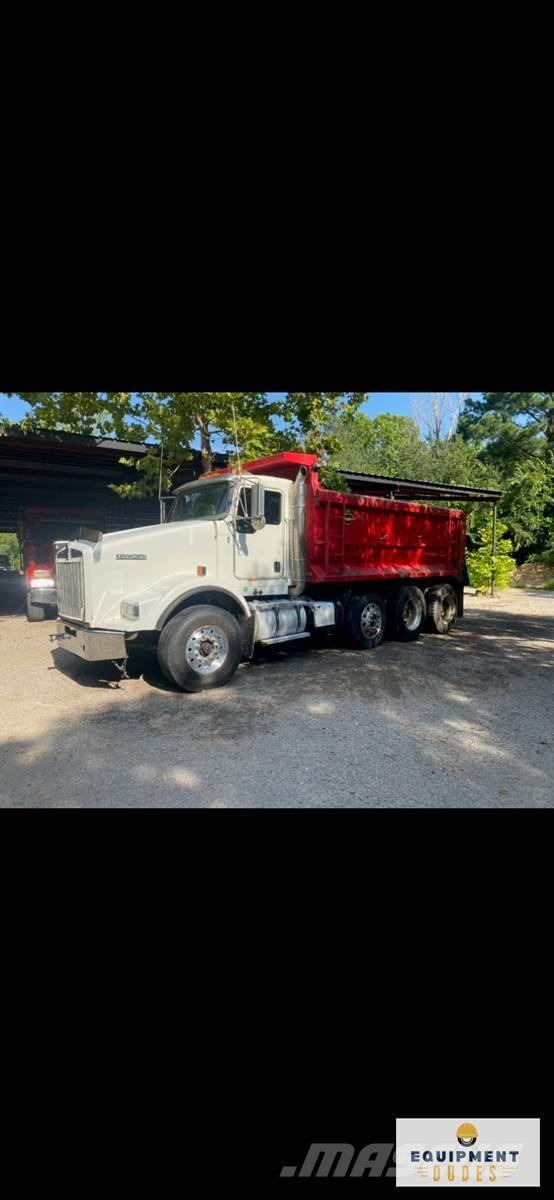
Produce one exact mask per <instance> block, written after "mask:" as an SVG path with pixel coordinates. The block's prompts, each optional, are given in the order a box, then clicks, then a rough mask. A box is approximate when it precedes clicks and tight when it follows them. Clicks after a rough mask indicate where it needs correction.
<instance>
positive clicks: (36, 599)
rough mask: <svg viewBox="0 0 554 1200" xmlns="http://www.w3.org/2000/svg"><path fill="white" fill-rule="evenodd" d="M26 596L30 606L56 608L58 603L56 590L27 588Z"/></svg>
mask: <svg viewBox="0 0 554 1200" xmlns="http://www.w3.org/2000/svg"><path fill="white" fill-rule="evenodd" d="M27 594H28V596H29V600H30V602H31V604H40V605H41V607H42V606H43V605H48V606H51V607H52V608H56V606H57V603H58V593H57V591H56V588H29V589H28V593H27Z"/></svg>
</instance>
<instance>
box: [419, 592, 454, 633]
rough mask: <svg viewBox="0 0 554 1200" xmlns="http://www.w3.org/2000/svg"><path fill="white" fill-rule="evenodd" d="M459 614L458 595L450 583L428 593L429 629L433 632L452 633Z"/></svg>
mask: <svg viewBox="0 0 554 1200" xmlns="http://www.w3.org/2000/svg"><path fill="white" fill-rule="evenodd" d="M457 616H458V597H457V595H456V592H455V591H454V588H453V587H452V586H451V585H450V584H449V583H444V584H441V586H440V587H436V588H433V589H432V590H431V591H430V592H428V593H427V623H426V624H427V629H428V630H429V631H430V632H431V633H442V634H445V633H450V630H451V629H452V628H453V627H454V625H455V624H456V618H457Z"/></svg>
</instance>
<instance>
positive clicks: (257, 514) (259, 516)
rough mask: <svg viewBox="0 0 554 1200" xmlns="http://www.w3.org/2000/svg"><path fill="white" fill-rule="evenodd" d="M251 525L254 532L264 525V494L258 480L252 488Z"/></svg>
mask: <svg viewBox="0 0 554 1200" xmlns="http://www.w3.org/2000/svg"><path fill="white" fill-rule="evenodd" d="M252 525H253V526H254V531H255V532H257V531H258V530H259V529H263V527H264V525H265V493H264V489H263V484H261V483H260V482H259V480H258V483H256V484H255V485H254V487H253V488H252Z"/></svg>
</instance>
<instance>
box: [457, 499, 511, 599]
mask: <svg viewBox="0 0 554 1200" xmlns="http://www.w3.org/2000/svg"><path fill="white" fill-rule="evenodd" d="M507 532H508V526H507V525H505V524H504V523H503V522H502V521H499V522H498V526H497V532H496V537H497V541H496V554H495V555H494V556H493V517H492V513H491V512H490V510H488V509H480V511H479V512H478V513H477V514H476V515H475V516H474V521H473V542H474V549H473V550H471V551H470V552H469V553H468V555H467V569H468V574H469V581H470V583H471V586H472V587H474V588H477V589H478V591H490V588H491V586H492V583H493V580H494V584H495V587H496V588H498V589H502V588H505V587H508V585H509V584H510V582H511V580H512V578H513V575H514V572H515V569H516V561H515V558H513V556H512V549H513V547H512V543H511V541H510V539H509V537H506V536H505V535H506V534H507Z"/></svg>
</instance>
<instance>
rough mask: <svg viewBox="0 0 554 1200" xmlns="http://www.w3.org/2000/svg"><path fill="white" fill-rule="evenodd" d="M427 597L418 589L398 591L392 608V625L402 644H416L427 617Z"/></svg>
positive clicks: (406, 588)
mask: <svg viewBox="0 0 554 1200" xmlns="http://www.w3.org/2000/svg"><path fill="white" fill-rule="evenodd" d="M426 612H427V609H426V605H425V596H424V595H423V592H422V591H421V589H420V588H418V587H411V586H406V587H401V588H399V589H398V591H397V593H396V595H395V597H394V601H393V607H392V624H393V628H394V631H395V633H396V636H397V638H399V639H400V641H401V642H415V640H416V638H418V637H419V635H420V633H421V630H422V629H423V626H424V623H425V616H426Z"/></svg>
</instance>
